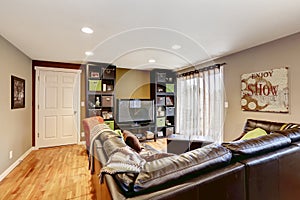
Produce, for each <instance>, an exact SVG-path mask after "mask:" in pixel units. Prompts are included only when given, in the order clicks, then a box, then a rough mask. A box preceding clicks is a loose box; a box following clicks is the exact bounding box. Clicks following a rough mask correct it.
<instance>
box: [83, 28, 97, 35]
mask: <svg viewBox="0 0 300 200" xmlns="http://www.w3.org/2000/svg"><path fill="white" fill-rule="evenodd" d="M81 31H82V32H84V33H87V34H92V33H94V31H93V29H91V28H90V27H82V28H81Z"/></svg>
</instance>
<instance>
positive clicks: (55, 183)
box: [0, 145, 95, 200]
mask: <svg viewBox="0 0 300 200" xmlns="http://www.w3.org/2000/svg"><path fill="white" fill-rule="evenodd" d="M0 199H1V200H2V199H3V200H4V199H5V200H10V199H11V200H12V199H13V200H16V199H20V200H21V199H22V200H26V199H30V200H32V199H55V200H61V199H78V200H79V199H84V200H90V199H95V193H94V189H93V187H92V181H91V175H90V172H89V170H88V158H87V154H86V149H85V147H84V146H82V145H68V146H61V147H52V148H44V149H39V150H36V151H32V152H31V153H30V154H29V155H28V156H27V157H26V158H25V159H24V160H23V162H22V163H20V165H18V166H17V167H16V168H15V169H14V170H13V171H12V172H11V173H10V174H9V175H8V176H7V177H6V178H5V179H3V180H2V181H1V182H0Z"/></svg>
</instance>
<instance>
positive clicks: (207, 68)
mask: <svg viewBox="0 0 300 200" xmlns="http://www.w3.org/2000/svg"><path fill="white" fill-rule="evenodd" d="M224 65H226V63H221V64H219V63H218V64H214V65H210V66H207V67H203V68H200V69H196V70H192V71H189V72H185V73H182V74H178V75H177V77H183V76H189V75H192V74H197V73H199V72H203V71H207V70H210V69H215V68H219V67H221V66H224Z"/></svg>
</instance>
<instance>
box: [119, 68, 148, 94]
mask: <svg viewBox="0 0 300 200" xmlns="http://www.w3.org/2000/svg"><path fill="white" fill-rule="evenodd" d="M115 94H116V98H117V99H120V98H123V99H126V98H127V99H128V98H132V99H134V98H141V99H149V98H150V72H149V71H142V70H130V69H124V68H117V73H116V87H115Z"/></svg>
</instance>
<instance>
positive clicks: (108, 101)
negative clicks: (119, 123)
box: [101, 95, 114, 107]
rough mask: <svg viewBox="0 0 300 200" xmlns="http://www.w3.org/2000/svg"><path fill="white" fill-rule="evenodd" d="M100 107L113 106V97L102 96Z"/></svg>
mask: <svg viewBox="0 0 300 200" xmlns="http://www.w3.org/2000/svg"><path fill="white" fill-rule="evenodd" d="M101 105H102V107H113V105H114V97H113V96H104V95H103V96H102V99H101Z"/></svg>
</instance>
